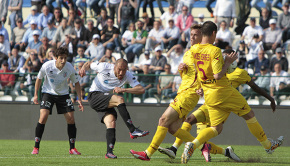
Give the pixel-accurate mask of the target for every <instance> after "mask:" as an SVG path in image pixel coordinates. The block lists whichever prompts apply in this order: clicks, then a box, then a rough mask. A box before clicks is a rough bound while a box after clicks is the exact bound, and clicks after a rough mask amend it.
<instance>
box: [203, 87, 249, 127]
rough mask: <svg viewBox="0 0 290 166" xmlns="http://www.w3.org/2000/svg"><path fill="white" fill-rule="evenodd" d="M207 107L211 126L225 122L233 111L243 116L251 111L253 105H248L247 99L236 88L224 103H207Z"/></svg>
mask: <svg viewBox="0 0 290 166" xmlns="http://www.w3.org/2000/svg"><path fill="white" fill-rule="evenodd" d="M207 107H208V112H209V117H210V123H211V126H217V125H219V124H220V123H224V122H225V121H226V120H227V118H228V117H229V115H230V113H231V112H233V113H235V114H237V115H238V116H243V115H246V114H247V113H249V112H250V111H251V107H250V106H249V105H248V103H247V101H246V99H245V98H244V97H243V96H242V95H241V94H240V93H239V92H238V91H237V90H236V89H235V90H234V92H233V93H232V95H231V96H230V97H229V98H228V99H227V100H226V101H224V102H223V103H221V104H218V105H215V106H208V105H207Z"/></svg>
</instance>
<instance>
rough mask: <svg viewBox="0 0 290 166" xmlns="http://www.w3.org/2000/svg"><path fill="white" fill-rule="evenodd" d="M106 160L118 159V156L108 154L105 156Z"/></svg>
mask: <svg viewBox="0 0 290 166" xmlns="http://www.w3.org/2000/svg"><path fill="white" fill-rule="evenodd" d="M105 158H106V159H116V158H117V156H116V155H114V153H113V152H111V153H109V152H108V153H107V154H106V155H105Z"/></svg>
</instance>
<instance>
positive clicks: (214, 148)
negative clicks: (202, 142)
mask: <svg viewBox="0 0 290 166" xmlns="http://www.w3.org/2000/svg"><path fill="white" fill-rule="evenodd" d="M206 143H207V144H210V145H211V150H210V153H211V154H222V155H225V153H226V152H225V149H224V148H221V147H219V146H217V145H216V144H214V143H212V142H209V141H208V142H206Z"/></svg>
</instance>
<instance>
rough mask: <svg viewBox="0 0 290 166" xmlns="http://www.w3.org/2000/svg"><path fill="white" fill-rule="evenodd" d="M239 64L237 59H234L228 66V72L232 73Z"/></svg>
mask: <svg viewBox="0 0 290 166" xmlns="http://www.w3.org/2000/svg"><path fill="white" fill-rule="evenodd" d="M237 65H238V62H237V61H234V62H233V63H232V64H231V65H230V66H229V67H228V70H227V73H228V74H230V73H232V72H234V71H235V70H236V68H237Z"/></svg>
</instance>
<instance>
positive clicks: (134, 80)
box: [127, 71, 140, 88]
mask: <svg viewBox="0 0 290 166" xmlns="http://www.w3.org/2000/svg"><path fill="white" fill-rule="evenodd" d="M127 82H128V83H129V84H130V86H131V87H132V88H134V87H135V86H137V85H139V84H140V83H139V82H138V80H137V78H136V77H135V76H133V75H132V74H131V73H130V72H128V71H127Z"/></svg>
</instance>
